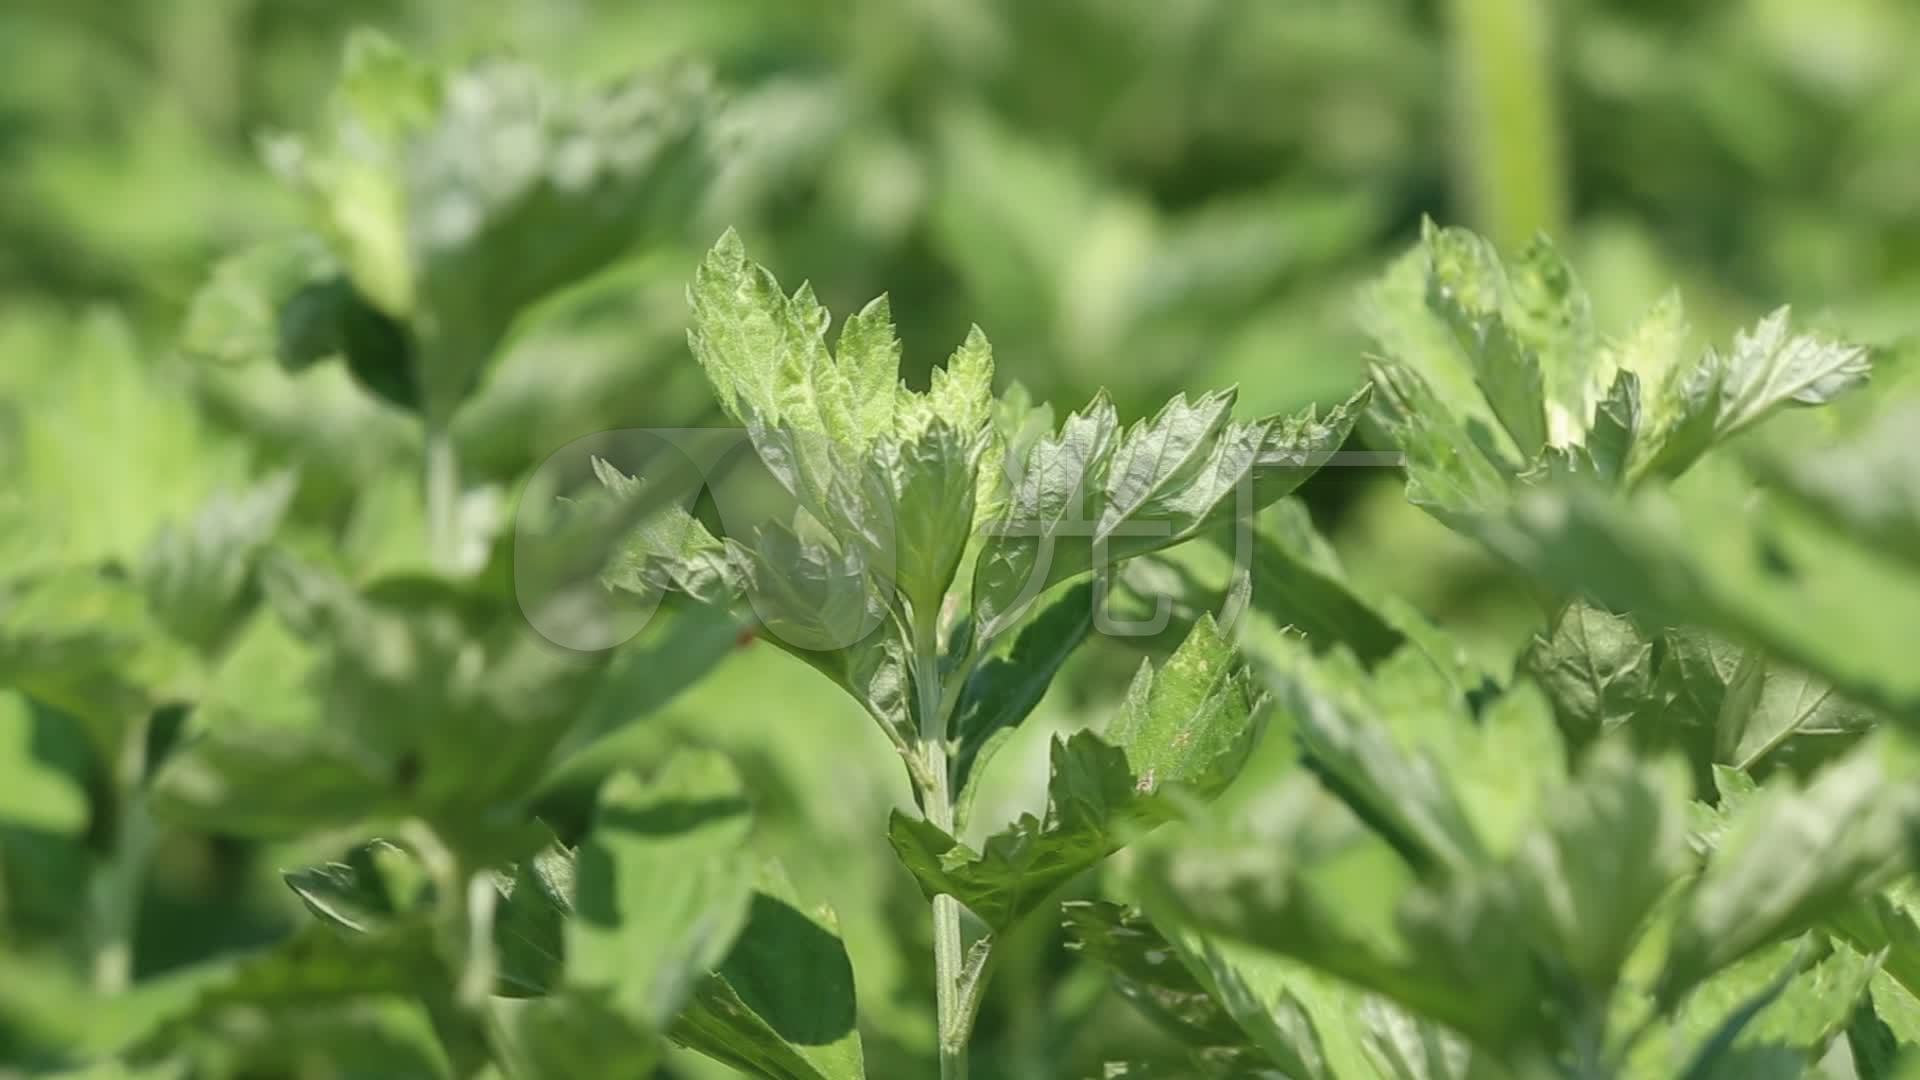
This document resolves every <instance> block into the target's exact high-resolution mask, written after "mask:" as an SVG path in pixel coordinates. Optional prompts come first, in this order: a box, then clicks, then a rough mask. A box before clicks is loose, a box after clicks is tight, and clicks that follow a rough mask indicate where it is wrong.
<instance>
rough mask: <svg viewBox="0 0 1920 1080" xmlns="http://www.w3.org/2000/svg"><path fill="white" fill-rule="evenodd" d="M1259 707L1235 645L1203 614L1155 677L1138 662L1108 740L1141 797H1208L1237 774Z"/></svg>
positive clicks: (1146, 664)
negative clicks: (1163, 793)
mask: <svg viewBox="0 0 1920 1080" xmlns="http://www.w3.org/2000/svg"><path fill="white" fill-rule="evenodd" d="M1259 707H1260V695H1259V694H1258V693H1257V692H1256V691H1255V690H1254V688H1253V683H1252V676H1251V675H1250V674H1249V673H1248V671H1247V669H1246V667H1245V666H1244V665H1243V664H1241V663H1240V662H1239V658H1238V657H1237V656H1236V655H1235V654H1234V649H1233V645H1232V643H1231V642H1229V641H1227V640H1226V638H1224V637H1223V636H1221V633H1220V628H1219V627H1218V626H1216V625H1215V624H1214V621H1213V616H1211V615H1202V616H1201V617H1200V621H1199V622H1197V623H1195V624H1194V627H1193V630H1192V631H1191V632H1190V633H1189V634H1188V635H1187V640H1186V641H1185V642H1183V643H1182V644H1181V646H1180V648H1179V649H1177V650H1175V652H1174V654H1173V656H1172V657H1170V658H1169V659H1168V660H1167V662H1166V664H1164V665H1163V666H1162V667H1161V668H1160V670H1158V671H1155V670H1153V667H1152V665H1151V664H1150V663H1148V662H1144V661H1143V662H1142V663H1141V665H1140V670H1139V671H1138V673H1136V674H1135V676H1134V680H1133V684H1132V685H1131V686H1129V687H1128V688H1127V696H1126V699H1125V700H1124V701H1123V702H1122V703H1121V706H1120V715H1119V716H1118V717H1116V718H1115V719H1114V721H1113V723H1112V725H1110V726H1109V727H1108V728H1107V736H1106V737H1107V738H1108V739H1109V740H1110V741H1112V742H1113V743H1114V744H1116V745H1118V746H1119V747H1120V748H1121V749H1123V750H1125V751H1126V754H1127V767H1128V768H1129V769H1131V770H1132V771H1133V774H1134V775H1135V776H1136V777H1138V781H1137V786H1138V787H1139V788H1140V790H1141V791H1143V792H1147V793H1151V792H1154V791H1157V790H1159V788H1160V787H1161V786H1162V785H1165V784H1178V785H1181V786H1182V787H1184V788H1187V789H1189V790H1191V791H1193V792H1195V793H1197V794H1199V795H1200V796H1201V797H1202V798H1208V797H1211V796H1213V795H1215V794H1218V793H1219V792H1220V791H1221V790H1222V789H1223V788H1225V787H1226V786H1227V784H1228V783H1229V782H1230V781H1232V779H1233V777H1234V776H1235V775H1236V774H1238V773H1239V771H1240V766H1241V764H1242V763H1243V762H1244V761H1245V758H1246V753H1247V750H1248V748H1249V747H1250V745H1251V741H1252V738H1253V730H1252V727H1251V723H1252V720H1253V717H1254V714H1255V713H1256V712H1257V711H1258V710H1259Z"/></svg>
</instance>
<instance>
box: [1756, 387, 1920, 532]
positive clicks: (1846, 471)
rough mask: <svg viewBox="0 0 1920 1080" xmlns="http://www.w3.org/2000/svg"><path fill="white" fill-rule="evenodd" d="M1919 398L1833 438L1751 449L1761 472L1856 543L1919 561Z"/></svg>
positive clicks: (1775, 485)
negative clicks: (1843, 436) (1821, 442)
mask: <svg viewBox="0 0 1920 1080" xmlns="http://www.w3.org/2000/svg"><path fill="white" fill-rule="evenodd" d="M1916 424H1920V405H1902V406H1899V407H1897V408H1892V409H1889V410H1887V411H1886V412H1885V413H1883V414H1882V415H1880V416H1878V417H1876V418H1875V419H1874V420H1873V421H1872V423H1871V424H1870V426H1867V427H1866V428H1865V429H1864V430H1862V431H1860V432H1859V433H1858V434H1856V435H1854V436H1853V437H1851V438H1848V439H1846V440H1845V441H1844V442H1841V443H1838V444H1836V445H1816V446H1799V445H1795V446H1782V447H1773V448H1758V449H1756V451H1755V453H1754V454H1753V455H1752V456H1751V460H1752V462H1753V464H1754V465H1755V466H1757V468H1758V470H1759V472H1760V474H1761V476H1762V478H1764V479H1765V480H1767V481H1768V482H1770V484H1771V485H1772V486H1773V487H1774V488H1775V489H1777V490H1779V491H1780V492H1781V493H1782V494H1784V495H1785V496H1786V497H1788V498H1790V499H1793V500H1796V501H1798V502H1799V503H1801V504H1802V505H1804V506H1805V507H1806V508H1807V510H1808V511H1809V512H1810V513H1812V514H1814V515H1815V516H1817V517H1820V518H1822V519H1824V520H1826V521H1830V522H1832V523H1833V527H1834V528H1835V529H1836V530H1838V531H1842V532H1844V533H1845V534H1846V535H1847V536H1848V537H1850V538H1851V539H1853V540H1854V541H1855V542H1856V543H1861V544H1868V545H1872V546H1874V547H1876V548H1877V549H1878V550H1880V551H1881V552H1883V553H1885V554H1886V555H1888V556H1889V557H1892V558H1895V559H1900V560H1904V561H1905V562H1906V563H1907V564H1908V566H1909V567H1911V568H1920V449H1916V448H1915V446H1914V440H1913V437H1912V436H1913V432H1914V430H1915V425H1916Z"/></svg>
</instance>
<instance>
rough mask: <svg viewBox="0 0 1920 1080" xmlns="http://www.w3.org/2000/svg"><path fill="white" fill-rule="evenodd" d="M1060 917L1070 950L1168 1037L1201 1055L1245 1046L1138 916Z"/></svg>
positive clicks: (1084, 904) (1086, 907)
mask: <svg viewBox="0 0 1920 1080" xmlns="http://www.w3.org/2000/svg"><path fill="white" fill-rule="evenodd" d="M1061 913H1062V915H1063V916H1064V918H1065V927H1066V931H1067V948H1068V949H1070V950H1072V951H1073V952H1075V953H1078V954H1079V955H1081V956H1083V957H1086V958H1087V959H1089V960H1091V961H1093V962H1095V963H1097V964H1099V965H1100V966H1101V967H1103V968H1105V969H1106V970H1107V976H1108V978H1109V979H1111V980H1112V982H1113V985H1114V989H1115V990H1117V991H1119V994H1120V996H1121V997H1123V998H1125V999H1126V1000H1127V1001H1128V1002H1129V1003H1131V1004H1132V1005H1133V1007H1134V1008H1136V1009H1138V1010H1139V1011H1140V1013H1141V1014H1142V1015H1144V1016H1145V1017H1146V1018H1147V1019H1149V1020H1151V1021H1153V1022H1154V1023H1155V1024H1156V1025H1157V1026H1159V1027H1160V1028H1161V1030H1163V1031H1165V1032H1166V1033H1167V1034H1168V1035H1170V1036H1172V1037H1173V1038H1174V1039H1177V1040H1179V1041H1180V1042H1182V1043H1184V1044H1186V1045H1188V1046H1193V1047H1196V1048H1201V1049H1215V1048H1228V1049H1231V1048H1236V1047H1240V1046H1244V1045H1246V1044H1247V1035H1246V1033H1245V1032H1244V1031H1242V1030H1241V1029H1240V1025H1239V1024H1238V1023H1236V1022H1235V1020H1234V1018H1233V1016H1232V1015H1231V1014H1230V1013H1229V1012H1228V1011H1227V1009H1226V1008H1225V1007H1224V1006H1223V1005H1222V1004H1221V1003H1220V1002H1219V1001H1217V1000H1216V999H1215V995H1214V994H1213V993H1212V992H1211V991H1209V990H1208V988H1207V987H1206V986H1205V985H1203V984H1202V983H1201V981H1200V979H1199V978H1197V977H1196V976H1195V975H1194V973H1193V972H1192V971H1190V970H1188V968H1187V966H1186V964H1185V963H1184V961H1183V958H1182V957H1181V955H1180V954H1179V953H1178V952H1177V951H1176V950H1175V948H1174V946H1173V944H1172V943H1171V942H1169V941H1168V940H1167V939H1166V938H1165V937H1163V936H1162V935H1161V933H1160V931H1159V930H1158V929H1156V928H1155V927H1154V925H1153V924H1152V923H1151V922H1149V921H1148V920H1147V919H1146V918H1145V917H1143V916H1142V915H1141V914H1140V913H1139V912H1137V911H1133V910H1130V909H1128V908H1123V907H1121V906H1120V905H1118V904H1112V903H1108V902H1106V901H1088V900H1074V901H1069V902H1068V903H1066V904H1063V905H1061ZM1301 1075H1305V1073H1304V1071H1302V1072H1301Z"/></svg>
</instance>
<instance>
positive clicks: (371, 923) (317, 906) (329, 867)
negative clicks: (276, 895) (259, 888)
mask: <svg viewBox="0 0 1920 1080" xmlns="http://www.w3.org/2000/svg"><path fill="white" fill-rule="evenodd" d="M281 877H282V879H283V880H285V881H286V883H287V887H288V888H290V889H292V890H293V891H294V893H295V894H296V895H297V896H299V897H300V902H301V903H303V904H305V905H307V910H308V911H311V912H312V913H313V914H314V916H315V917H316V918H318V919H320V920H321V921H322V922H324V923H326V924H328V925H329V926H332V927H334V928H336V929H339V930H343V931H346V932H348V933H353V934H371V933H378V932H380V931H382V930H385V929H387V928H389V927H391V926H393V925H394V924H395V923H397V922H399V921H401V920H404V919H406V918H410V917H413V916H416V915H419V914H420V913H421V912H422V911H424V910H426V904H427V902H428V900H429V896H428V883H427V879H426V874H425V871H424V870H423V868H422V867H421V866H420V864H419V862H418V860H416V859H414V857H413V856H412V855H411V854H410V853H408V852H407V851H406V850H405V849H403V848H400V847H398V846H396V845H394V844H392V843H389V842H388V841H385V840H371V841H368V842H367V843H365V844H362V845H360V846H358V847H356V848H354V849H353V850H351V851H349V852H347V854H346V857H345V859H344V860H342V861H338V862H328V863H320V864H317V865H314V866H305V867H301V868H300V869H297V870H290V871H287V872H286V873H284V874H282V875H281Z"/></svg>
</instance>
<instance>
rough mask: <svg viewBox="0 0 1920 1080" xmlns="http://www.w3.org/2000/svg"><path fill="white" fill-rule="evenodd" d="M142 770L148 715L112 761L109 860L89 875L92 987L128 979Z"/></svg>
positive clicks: (144, 818) (144, 839) (144, 834)
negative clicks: (114, 816) (112, 819)
mask: <svg viewBox="0 0 1920 1080" xmlns="http://www.w3.org/2000/svg"><path fill="white" fill-rule="evenodd" d="M146 772H147V717H145V716H141V717H140V718H138V719H137V720H135V721H134V722H132V723H131V724H128V725H127V730H126V732H125V734H123V735H122V736H121V743H120V756H119V759H118V760H117V761H115V762H114V769H113V788H114V800H115V806H116V807H117V814H118V819H117V820H116V822H115V827H114V831H113V852H112V854H111V856H110V857H109V862H108V863H107V865H106V866H104V867H102V868H101V869H100V870H99V871H98V872H97V873H96V874H95V875H94V878H93V882H92V885H91V888H90V893H91V895H90V898H89V899H90V901H91V907H92V915H93V927H94V929H93V934H94V941H93V986H94V989H95V990H96V991H98V992H100V993H102V994H117V993H120V992H122V991H124V990H125V989H126V988H127V987H128V986H129V985H131V984H132V982H133V936H134V926H135V923H136V922H137V921H138V919H139V915H140V887H141V879H142V878H143V877H145V875H146V868H147V855H148V853H149V851H150V850H151V848H152V846H153V821H152V819H151V818H150V817H149V816H148V814H147V803H146V797H145V793H144V792H143V791H142V790H141V787H142V785H143V783H144V782H145V779H146Z"/></svg>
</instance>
